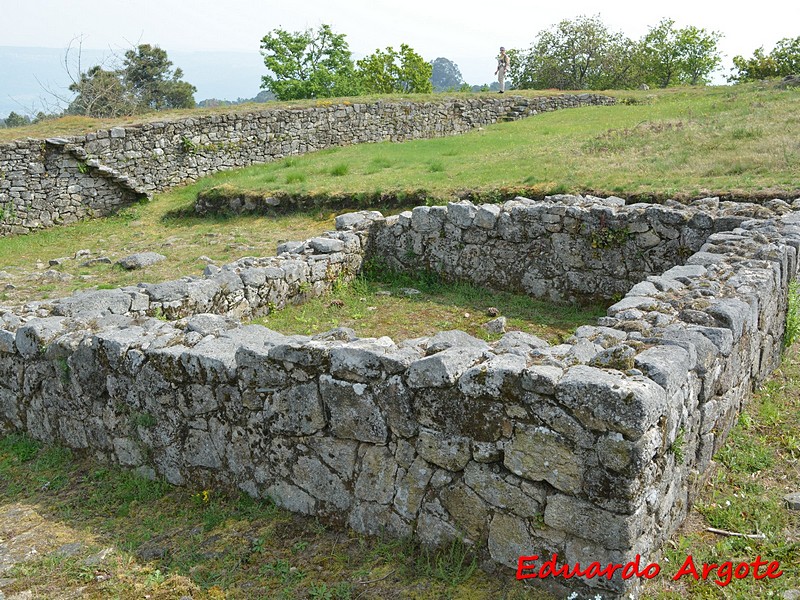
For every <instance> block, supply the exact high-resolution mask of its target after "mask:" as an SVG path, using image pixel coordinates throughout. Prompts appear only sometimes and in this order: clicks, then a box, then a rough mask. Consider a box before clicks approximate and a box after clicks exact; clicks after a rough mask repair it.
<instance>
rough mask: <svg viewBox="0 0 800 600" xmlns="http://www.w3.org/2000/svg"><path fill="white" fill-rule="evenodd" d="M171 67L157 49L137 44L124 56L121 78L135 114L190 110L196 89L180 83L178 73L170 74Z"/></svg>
mask: <svg viewBox="0 0 800 600" xmlns="http://www.w3.org/2000/svg"><path fill="white" fill-rule="evenodd" d="M171 67H172V61H170V60H169V59H168V58H167V53H166V52H165V51H164V50H162V49H161V48H159V47H158V46H151V45H150V44H141V45H139V46H138V47H137V48H136V49H133V50H128V51H127V52H125V61H124V63H123V68H122V71H121V75H122V78H123V82H124V84H125V85H126V87H127V88H128V90H129V92H130V93H131V95H132V97H133V102H134V103H135V104H136V105H137V108H138V109H139V110H163V109H170V108H193V107H194V105H195V102H194V93H195V92H196V91H197V88H195V87H194V86H193V85H191V84H190V83H187V82H185V81H181V79H182V78H183V71H182V70H181V69H179V68H177V69H175V70H174V71H171Z"/></svg>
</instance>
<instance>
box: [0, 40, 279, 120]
mask: <svg viewBox="0 0 800 600" xmlns="http://www.w3.org/2000/svg"><path fill="white" fill-rule="evenodd" d="M164 50H166V51H167V53H168V54H169V58H170V60H171V61H172V62H173V64H174V65H175V66H176V67H180V68H181V69H183V72H184V77H183V78H184V80H185V81H188V82H189V83H191V84H192V85H194V86H195V87H196V88H197V93H196V94H195V95H194V98H195V100H197V101H198V102H200V101H202V100H204V99H217V98H218V99H222V100H231V101H235V100H236V99H252V98H254V97H255V96H256V95H257V94H258V93H259V91H260V89H259V88H260V86H261V76H262V75H264V74H266V68H265V67H264V61H263V59H262V57H261V54H260V53H259V52H258V51H257V50H255V51H253V52H181V51H173V50H170V49H169V48H164ZM64 52H65V49H64V48H24V47H15V46H0V118H5V117H7V116H8V114H9V113H10V112H11V111H14V112H16V113H20V114H23V113H24V114H28V115H35V114H36V113H37V112H39V111H41V110H45V112H48V110H47V109H48V108H56V100H55V98H53V97H52V96H51V95H49V94H48V93H47V92H46V91H45V89H43V86H45V87H47V88H49V89H51V90H53V91H54V92H56V93H58V94H60V95H62V96H65V97H70V96H71V93H70V92H69V90H68V87H69V83H70V81H69V77H68V76H67V73H66V71H65V70H64V66H63V62H64ZM74 54H75V53H74V51H73V55H74ZM111 54H112V53H111V51H108V50H98V49H90V48H84V49H83V52H82V67H83V69H84V70H86V69H88V68H89V67H91V66H93V65H95V64H98V63H100V62H102V61H103V60H104V58H108V57H110V56H111ZM117 54H122V51H119V52H117ZM61 108H63V106H62V107H61Z"/></svg>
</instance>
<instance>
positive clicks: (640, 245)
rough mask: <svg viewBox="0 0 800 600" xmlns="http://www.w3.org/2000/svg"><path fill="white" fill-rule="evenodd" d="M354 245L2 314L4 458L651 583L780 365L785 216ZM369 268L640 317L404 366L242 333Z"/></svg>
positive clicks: (446, 341) (503, 218)
mask: <svg viewBox="0 0 800 600" xmlns="http://www.w3.org/2000/svg"><path fill="white" fill-rule="evenodd" d="M336 226H337V229H336V231H332V232H328V233H325V234H324V235H322V236H319V237H316V238H312V239H310V240H306V241H303V242H296V243H286V244H283V245H282V246H281V247H280V248H279V249H278V255H277V256H275V257H268V258H244V259H241V260H239V261H237V262H235V263H232V264H229V265H226V266H225V267H223V268H221V269H218V268H216V267H211V266H210V267H208V268H207V271H206V273H205V276H204V277H202V278H193V277H185V278H183V279H179V280H175V281H170V282H165V283H160V284H142V285H140V286H138V287H129V288H122V289H118V290H98V291H90V292H83V293H79V294H76V295H74V296H73V297H71V298H66V299H61V300H55V301H47V302H38V303H32V304H30V305H28V306H26V307H24V309H18V310H3V311H2V315H1V316H0V328H2V329H0V433H7V432H11V431H25V432H27V433H29V434H30V435H31V436H33V437H35V438H37V439H39V440H43V441H46V442H58V443H61V444H64V445H67V446H69V447H71V448H75V449H78V450H84V451H86V452H88V453H90V454H91V455H93V456H96V457H97V458H99V459H101V460H106V461H112V462H116V463H119V464H121V465H124V466H127V467H130V468H133V469H136V470H137V471H138V472H139V473H141V474H142V475H144V476H147V477H164V478H166V479H167V480H168V481H170V482H172V483H174V484H191V485H223V486H229V487H234V488H239V489H241V490H244V491H246V492H247V493H249V494H251V495H253V496H255V497H261V498H264V497H266V496H269V497H271V498H273V499H274V500H275V501H276V502H277V503H278V504H279V505H281V506H283V507H286V508H288V509H290V510H293V511H297V512H301V513H304V514H309V515H320V516H325V517H329V518H331V519H333V520H336V521H338V522H341V523H342V524H346V525H348V526H350V527H352V528H354V529H355V530H357V531H361V532H366V533H388V534H390V535H395V536H408V535H413V536H415V537H416V538H417V539H419V540H420V541H422V542H423V543H425V544H428V545H434V546H436V545H442V544H446V543H448V542H449V541H450V540H453V539H462V540H465V541H467V542H468V543H470V544H472V545H474V547H475V548H476V550H477V551H478V552H480V553H481V554H482V555H484V556H485V557H488V558H490V559H491V560H493V561H494V562H496V563H499V564H500V565H505V566H507V567H511V568H516V567H517V561H518V557H519V556H521V555H531V554H539V555H542V556H544V557H549V556H550V555H551V554H553V553H557V554H558V556H559V561H560V562H563V563H567V564H574V563H576V562H580V563H581V564H582V565H585V564H588V563H591V562H593V561H598V562H600V563H601V564H603V565H605V564H607V563H625V562H626V561H628V560H631V559H633V558H634V557H635V556H636V555H637V554H638V555H641V557H642V564H645V563H646V562H648V561H651V560H655V559H656V558H657V556H658V554H657V553H658V550H659V547H660V545H661V543H662V542H663V541H664V540H666V539H667V538H668V536H669V535H670V534H672V533H673V532H674V531H675V530H676V528H677V527H678V525H680V523H681V522H682V521H683V519H684V518H685V516H686V514H687V511H688V509H689V506H690V504H691V501H692V498H693V495H694V493H695V492H696V491H697V489H698V487H699V485H700V483H701V482H702V480H703V476H704V474H705V473H706V472H707V470H708V468H709V465H710V462H711V458H712V456H713V454H714V452H715V451H716V450H717V449H718V448H719V447H720V445H721V444H722V442H723V441H724V439H725V436H726V434H727V432H728V431H729V429H730V427H731V425H732V424H733V422H734V419H735V416H736V414H737V411H738V410H739V409H740V408H741V406H742V404H743V403H744V402H745V401H746V400H747V398H748V397H749V395H750V393H751V391H752V389H753V387H754V386H756V385H758V383H759V382H761V381H763V380H764V378H765V377H767V376H768V375H769V374H770V372H771V371H772V370H773V369H774V368H775V367H776V366H777V364H778V361H779V358H780V352H781V348H782V339H783V332H784V327H785V319H786V304H787V293H788V287H789V282H790V281H791V280H793V279H794V277H795V275H796V271H797V251H798V248H800V215H799V214H798V213H796V212H793V211H792V207H791V206H789V205H788V204H786V203H785V202H782V201H779V200H776V201H772V202H769V203H766V204H765V205H763V206H756V205H752V204H736V203H726V202H719V201H718V200H717V199H714V198H708V199H705V200H701V201H697V202H694V203H692V204H691V205H689V206H684V205H678V204H677V203H668V205H664V206H656V205H645V204H634V205H628V206H626V205H624V202H622V201H621V200H619V199H616V198H608V199H599V198H591V197H573V196H559V197H553V198H548V199H545V200H544V201H533V200H528V199H524V198H518V199H516V200H513V201H509V202H506V203H504V204H502V205H483V206H475V205H472V204H470V203H468V202H460V203H452V204H449V205H448V206H434V207H417V208H415V209H414V210H412V211H408V212H404V213H402V214H400V215H397V216H392V217H388V218H384V217H383V216H382V215H381V214H380V213H376V212H361V213H351V214H347V215H342V216H340V217H337V219H336ZM365 261H377V262H380V263H381V264H383V265H386V266H387V267H390V268H394V269H402V270H414V269H420V268H424V269H428V270H434V271H438V272H440V273H441V274H442V276H443V277H449V278H453V279H466V280H470V281H473V282H475V283H477V284H480V285H486V286H489V287H492V288H495V289H504V290H513V291H519V292H523V293H527V294H530V295H533V296H536V297H543V298H551V299H554V300H569V301H573V300H582V299H587V298H598V297H599V298H605V299H610V300H609V301H613V300H614V299H618V298H621V299H618V301H616V302H615V303H614V304H612V305H611V306H610V308H609V309H608V313H607V316H606V317H604V318H602V319H600V321H599V322H598V324H597V325H596V326H592V325H587V326H583V327H580V328H579V329H578V330H577V331H576V332H575V335H574V336H573V338H571V339H570V340H569V341H568V342H567V343H565V344H562V345H558V346H550V345H548V344H547V342H545V341H543V340H541V339H539V338H537V337H535V336H532V335H528V334H525V333H521V332H510V333H507V334H505V335H504V336H503V337H502V338H501V339H500V340H499V341H497V342H494V343H486V342H484V341H482V340H479V339H476V338H473V337H471V336H469V335H467V334H466V333H464V332H459V331H445V332H441V333H438V334H436V335H434V336H432V337H429V338H422V339H414V340H405V341H394V340H391V339H389V338H386V337H382V338H377V339H359V338H357V337H356V335H355V334H354V332H353V331H351V330H347V329H339V330H333V331H330V332H328V333H326V334H322V335H318V336H314V337H305V336H287V335H282V334H279V333H276V332H274V331H270V330H268V329H266V328H264V327H260V326H255V325H241V324H239V321H238V319H243V318H249V317H252V316H257V315H261V314H265V313H268V312H269V311H271V310H275V309H279V308H280V307H282V306H284V305H285V304H286V303H288V302H295V301H302V300H303V299H304V298H306V297H309V296H313V295H319V294H323V293H325V292H326V291H327V290H328V289H330V287H331V286H332V285H333V284H334V282H336V281H341V280H347V279H348V278H351V277H353V276H355V275H356V274H357V273H358V272H359V270H360V269H361V268H362V266H363V264H364V262H365ZM156 315H157V316H160V317H162V319H163V318H164V317H166V318H168V319H172V320H170V321H165V320H162V319H159V318H155V316H156ZM509 576H511V575H509ZM564 583H565V584H567V585H568V586H569V588H570V589H572V590H574V591H579V592H591V593H592V594H595V593H602V594H603V597H604V598H608V597H615V596H618V595H622V594H627V593H635V592H636V588H637V586H638V585H640V581H639V580H638V579H637V578H632V579H627V580H623V579H622V578H621V577H620V576H619V573H617V574H616V575H615V576H614V577H613V578H612V579H611V580H608V579H605V578H595V579H591V580H580V579H571V580H569V581H566V582H564Z"/></svg>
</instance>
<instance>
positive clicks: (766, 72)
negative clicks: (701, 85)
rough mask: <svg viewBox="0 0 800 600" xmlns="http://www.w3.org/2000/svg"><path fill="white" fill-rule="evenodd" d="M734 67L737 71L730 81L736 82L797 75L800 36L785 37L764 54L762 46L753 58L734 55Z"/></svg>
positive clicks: (799, 57) (799, 66)
mask: <svg viewBox="0 0 800 600" xmlns="http://www.w3.org/2000/svg"><path fill="white" fill-rule="evenodd" d="M733 67H734V69H735V70H736V72H735V73H734V74H733V75H731V76H730V77H728V81H730V82H734V83H740V82H744V81H757V80H759V79H769V78H770V77H786V76H787V75H797V74H798V73H800V36H798V37H796V38H783V39H782V40H780V41H779V42H778V43H777V44H776V45H775V48H773V50H772V52H770V53H769V54H764V48H763V47H761V48H758V49H757V50H756V51H755V52H753V56H752V57H751V58H747V59H745V58H744V57H743V56H734V57H733Z"/></svg>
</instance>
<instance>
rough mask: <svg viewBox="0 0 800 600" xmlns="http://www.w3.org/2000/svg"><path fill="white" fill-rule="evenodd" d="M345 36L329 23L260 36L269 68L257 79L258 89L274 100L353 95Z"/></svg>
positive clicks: (350, 64)
mask: <svg viewBox="0 0 800 600" xmlns="http://www.w3.org/2000/svg"><path fill="white" fill-rule="evenodd" d="M345 37H346V36H345V35H344V34H339V33H334V32H333V31H332V30H331V28H330V26H329V25H321V26H320V27H319V29H318V30H317V31H313V30H311V29H307V30H305V31H296V32H294V33H290V32H288V31H285V30H283V29H274V30H273V31H271V32H270V33H268V34H267V35H265V36H264V37H263V38H262V39H261V54H262V55H263V56H264V65H265V66H266V67H267V69H269V71H270V74H269V75H264V76H263V77H262V78H261V80H262V83H261V88H262V89H266V90H269V91H271V92H272V93H274V94H275V97H276V98H277V99H278V100H295V99H299V98H330V97H332V96H347V95H353V94H354V93H355V92H357V89H356V88H355V77H354V65H353V60H352V58H351V54H350V49H349V47H348V45H347V40H346V39H345Z"/></svg>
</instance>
